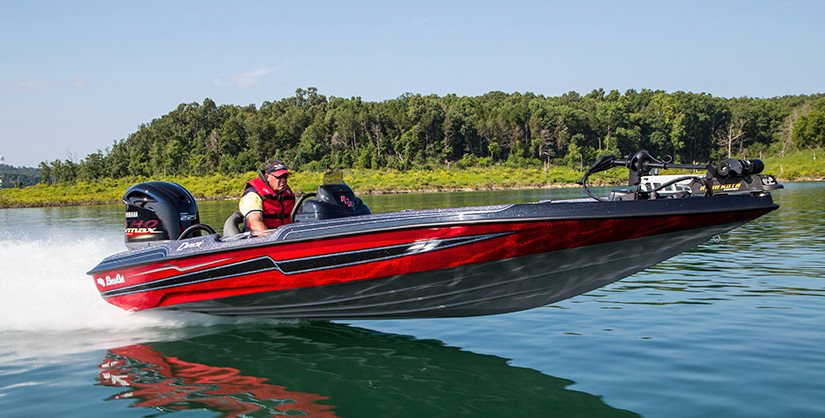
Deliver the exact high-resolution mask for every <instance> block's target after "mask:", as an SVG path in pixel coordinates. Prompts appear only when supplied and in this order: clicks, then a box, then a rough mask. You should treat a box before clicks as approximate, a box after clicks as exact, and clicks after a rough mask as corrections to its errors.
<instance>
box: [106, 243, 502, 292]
mask: <svg viewBox="0 0 825 418" xmlns="http://www.w3.org/2000/svg"><path fill="white" fill-rule="evenodd" d="M509 234H511V233H510V232H504V233H495V234H485V235H476V236H471V237H458V238H448V239H436V240H428V241H417V242H414V243H406V244H399V245H391V246H387V247H381V248H375V249H368V250H357V251H347V252H343V253H335V254H327V255H320V256H313V257H304V258H299V259H295V260H286V261H275V260H273V259H272V258H271V257H270V256H263V257H258V258H254V259H250V260H244V261H241V262H237V263H232V264H229V265H226V266H220V267H214V268H207V269H204V270H198V271H195V272H191V273H185V274H180V275H176V276H172V277H169V278H166V279H160V280H155V281H152V282H149V283H141V284H136V285H131V286H124V287H121V288H118V289H113V290H108V291H103V292H100V294H101V296H103V297H104V298H111V297H117V296H124V295H128V294H133V293H140V292H149V291H153V290H160V289H167V288H170V287H179V286H186V285H190V284H195V283H202V282H207V281H211V280H221V279H227V278H231V277H237V276H243V275H248V274H254V273H263V272H267V271H272V270H277V271H280V272H281V273H283V274H286V275H289V274H299V273H308V272H312V271H318V270H326V269H333V268H340V267H348V266H353V265H357V264H363V263H369V262H374V261H383V260H389V259H394V258H400V257H405V256H408V255H415V254H421V253H426V252H430V251H435V250H440V249H445V248H450V247H456V246H460V245H467V244H471V243H475V242H478V241H484V240H488V239H492V238H497V237H500V236H504V235H509ZM172 268H176V267H172Z"/></svg>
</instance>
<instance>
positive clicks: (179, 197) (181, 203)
mask: <svg viewBox="0 0 825 418" xmlns="http://www.w3.org/2000/svg"><path fill="white" fill-rule="evenodd" d="M123 203H126V231H125V232H126V237H125V242H126V246H127V247H129V248H130V249H136V248H141V247H147V246H149V245H152V244H157V243H159V242H164V241H169V240H176V239H178V237H180V235H181V232H183V231H184V230H187V229H188V228H190V227H191V226H193V225H197V224H199V223H200V220H199V218H198V205H197V204H196V203H195V198H194V197H192V194H191V193H189V191H188V190H186V189H185V188H184V187H183V186H181V185H180V184H177V183H169V182H165V181H147V182H145V183H139V184H136V185H134V186H132V187H130V188H129V189H127V190H126V194H124V195H123Z"/></svg>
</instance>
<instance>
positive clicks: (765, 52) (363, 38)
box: [0, 0, 825, 166]
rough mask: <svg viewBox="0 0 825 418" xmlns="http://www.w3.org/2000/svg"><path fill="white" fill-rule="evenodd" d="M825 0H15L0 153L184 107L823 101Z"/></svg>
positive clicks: (97, 140)
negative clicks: (552, 99) (621, 98)
mask: <svg viewBox="0 0 825 418" xmlns="http://www.w3.org/2000/svg"><path fill="white" fill-rule="evenodd" d="M823 21H825V1H779V0H774V1H724V0H715V1H692V2H678V3H677V2H664V1H661V0H657V1H518V0H510V1H500V2H491V1H460V2H459V1H455V2H453V1H446V0H440V1H421V0H418V1H231V2H228V1H131V2H125V1H124V2H118V1H36V0H26V1H22V0H17V1H4V2H3V7H2V13H1V14H0V57H2V65H0V155H3V156H4V157H5V160H6V163H7V164H11V165H15V166H36V165H37V164H38V163H39V162H40V161H52V160H55V159H61V160H63V159H67V158H73V159H75V160H77V161H79V160H81V159H83V158H85V156H86V155H87V154H89V153H92V152H95V151H96V150H98V149H101V150H102V149H105V148H106V147H110V146H111V145H112V143H113V142H114V141H118V140H120V139H123V138H126V137H127V136H128V135H129V134H130V133H132V132H134V131H136V130H137V128H138V126H139V125H141V124H144V123H149V122H151V121H152V119H154V118H158V117H160V116H162V115H164V114H166V113H168V112H170V111H171V110H173V109H174V108H175V107H177V105H178V104H180V103H191V102H198V103H202V102H203V99H204V98H207V97H208V98H211V99H212V100H214V101H215V102H216V103H218V104H219V105H220V104H237V105H248V104H256V105H260V104H261V103H262V102H264V101H267V100H269V101H277V100H280V99H282V98H284V97H289V96H292V95H294V93H295V90H296V89H298V88H307V87H317V88H318V90H319V92H320V93H321V94H323V95H326V96H338V97H352V96H360V97H361V98H363V99H364V100H369V101H383V100H388V99H394V98H396V97H398V96H400V95H402V94H404V93H406V92H411V93H421V94H437V95H440V96H443V95H446V94H450V93H455V94H457V95H460V96H462V95H467V96H477V95H481V94H484V93H487V92H489V91H494V90H498V91H504V92H507V93H511V92H515V91H519V92H528V91H529V92H533V93H536V94H542V95H545V96H559V95H561V94H563V93H566V92H568V91H577V92H579V93H582V94H584V93H588V92H590V91H591V90H593V89H597V88H604V89H605V90H607V91H609V90H613V89H616V90H619V91H620V92H624V91H626V90H627V89H631V88H632V89H637V90H640V89H643V88H648V89H660V90H665V91H668V92H674V91H679V90H682V91H690V92H696V93H700V92H705V93H710V94H712V95H714V96H721V97H741V96H751V97H774V96H782V95H789V94H791V95H795V94H812V93H819V92H823V91H825V83H823V81H825V53H823V51H824V50H823V47H825V25H823V23H822V22H823Z"/></svg>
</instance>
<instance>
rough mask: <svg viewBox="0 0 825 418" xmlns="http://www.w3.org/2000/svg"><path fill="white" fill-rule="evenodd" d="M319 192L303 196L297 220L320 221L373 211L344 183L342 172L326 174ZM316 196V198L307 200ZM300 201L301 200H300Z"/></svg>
mask: <svg viewBox="0 0 825 418" xmlns="http://www.w3.org/2000/svg"><path fill="white" fill-rule="evenodd" d="M323 183H324V184H322V185H320V186H318V191H317V193H311V194H309V195H308V196H304V197H302V198H301V202H303V204H301V205H300V207H298V206H296V210H297V212H296V214H295V222H308V221H320V220H323V219H335V218H345V217H349V216H360V215H369V214H371V213H372V211H371V210H370V208H369V206H367V205H366V204H365V203H364V202H363V201H362V200H361V198H359V197H357V196H355V192H353V191H352V188H350V187H349V186H347V184H346V183H344V180H343V178H342V176H341V173H340V172H332V173H327V174H325V175H324V180H323ZM312 196H314V197H315V199H314V200H305V199H306V197H312ZM299 203H300V202H299Z"/></svg>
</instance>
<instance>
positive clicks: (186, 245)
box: [177, 241, 203, 251]
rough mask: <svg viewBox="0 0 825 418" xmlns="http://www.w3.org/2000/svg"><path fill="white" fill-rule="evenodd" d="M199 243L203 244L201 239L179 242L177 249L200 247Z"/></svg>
mask: <svg viewBox="0 0 825 418" xmlns="http://www.w3.org/2000/svg"><path fill="white" fill-rule="evenodd" d="M201 244H203V241H198V242H184V243H181V244H180V246H178V248H177V251H180V250H185V249H187V248H200V246H201Z"/></svg>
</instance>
